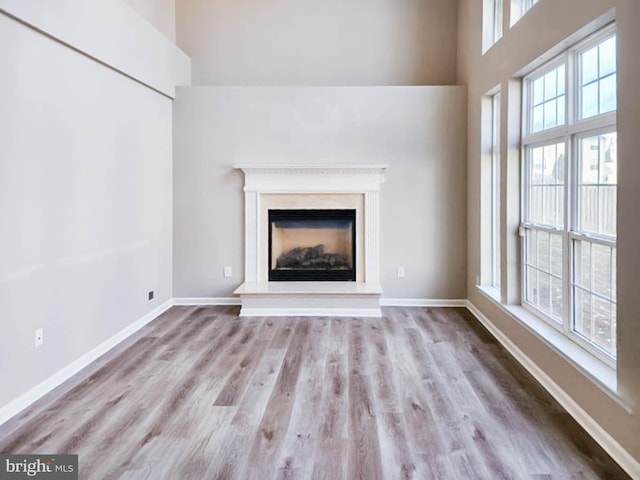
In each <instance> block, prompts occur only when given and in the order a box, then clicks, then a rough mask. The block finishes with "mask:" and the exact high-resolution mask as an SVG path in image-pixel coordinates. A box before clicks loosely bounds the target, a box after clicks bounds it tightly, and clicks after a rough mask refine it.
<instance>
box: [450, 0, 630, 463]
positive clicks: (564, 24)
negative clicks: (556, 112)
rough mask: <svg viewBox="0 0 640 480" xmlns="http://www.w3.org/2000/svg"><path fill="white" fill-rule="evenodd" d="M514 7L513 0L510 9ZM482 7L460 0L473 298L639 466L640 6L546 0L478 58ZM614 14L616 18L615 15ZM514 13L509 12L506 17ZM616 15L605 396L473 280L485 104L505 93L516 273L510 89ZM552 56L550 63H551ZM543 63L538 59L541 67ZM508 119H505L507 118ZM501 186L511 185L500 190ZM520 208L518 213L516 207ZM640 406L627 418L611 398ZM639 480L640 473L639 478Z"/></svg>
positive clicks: (623, 1)
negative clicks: (611, 341) (611, 381)
mask: <svg viewBox="0 0 640 480" xmlns="http://www.w3.org/2000/svg"><path fill="white" fill-rule="evenodd" d="M505 3H508V2H505ZM481 8H482V2H480V1H477V0H460V2H459V27H460V28H459V37H458V78H459V81H460V82H461V83H465V84H468V126H469V128H468V219H467V228H468V267H467V282H468V283H467V292H468V298H469V299H470V300H471V302H472V303H474V304H475V305H476V306H477V307H478V308H479V309H480V310H481V311H482V312H483V313H484V314H485V315H486V316H487V317H488V318H490V319H491V321H492V322H494V324H495V325H496V326H497V327H498V328H499V329H500V331H501V332H502V333H503V334H504V335H505V336H506V337H507V338H508V339H509V340H510V341H511V342H513V344H514V345H515V346H516V347H517V348H519V349H520V350H522V352H523V353H524V354H525V355H527V356H528V357H529V358H531V359H532V360H533V361H534V362H535V364H536V365H537V366H538V367H540V368H541V369H542V371H543V372H544V373H545V374H546V375H548V376H549V377H550V378H551V379H552V380H553V381H554V382H556V384H558V385H559V386H560V388H562V389H563V390H564V391H565V392H566V393H567V394H568V395H569V396H570V397H571V398H572V399H573V401H574V402H575V403H576V404H577V405H578V407H579V408H582V409H583V410H584V411H586V412H587V414H588V415H590V416H591V417H592V418H593V419H594V420H595V421H596V422H598V423H599V424H600V425H601V426H602V427H603V428H604V429H605V430H606V431H607V432H608V433H609V434H610V435H611V436H612V437H613V439H614V440H615V441H616V442H618V443H619V444H620V445H622V447H623V448H624V449H626V451H627V452H628V453H629V454H631V455H632V456H633V457H634V458H635V459H636V461H640V434H639V432H640V420H639V417H638V416H637V408H638V405H640V369H639V366H640V342H638V338H640V322H639V321H638V318H640V313H639V312H640V300H639V298H640V296H639V295H638V294H637V291H636V290H637V287H636V285H637V275H638V272H639V271H640V260H639V259H640V255H638V251H637V248H638V245H640V224H639V223H638V203H639V201H640V197H639V194H638V192H639V191H640V190H639V189H638V185H640V183H639V182H640V162H639V161H638V153H637V152H638V149H637V139H636V137H637V124H638V120H639V119H640V95H638V93H637V88H636V87H637V79H638V78H640V61H639V60H638V45H640V30H638V28H637V22H638V20H639V19H640V2H637V0H618V1H615V0H564V1H554V0H541V1H540V3H539V4H538V5H537V6H536V7H535V8H533V9H532V10H531V11H530V12H529V13H528V14H527V15H526V16H525V17H524V18H522V19H521V20H520V21H519V22H518V23H517V24H516V25H515V26H514V27H513V28H512V29H508V28H506V27H505V35H504V37H503V38H502V40H500V41H499V42H498V43H497V44H496V45H495V46H494V47H493V48H492V49H491V50H490V51H489V52H488V53H487V54H486V55H484V56H482V55H481V23H482V21H481ZM614 8H615V10H614ZM507 12H508V10H507ZM614 17H617V20H616V21H617V25H618V47H619V76H618V78H619V91H618V93H619V102H618V104H619V111H618V132H619V136H618V154H619V173H620V176H619V178H620V182H619V187H618V225H619V228H618V278H617V284H618V351H619V357H618V362H617V372H618V387H617V389H618V392H617V394H614V395H613V396H610V395H608V394H607V393H605V391H604V390H603V389H601V388H599V387H598V386H597V385H596V383H594V381H592V380H590V379H589V376H588V375H585V374H583V373H581V371H580V370H579V369H578V368H576V367H574V366H572V364H571V363H569V362H568V361H567V360H566V359H565V358H564V357H563V356H561V355H559V354H557V353H556V352H555V351H554V350H552V349H550V348H549V347H548V346H547V344H546V343H545V342H543V341H541V340H540V339H539V337H537V336H536V335H534V334H533V333H532V332H531V331H529V330H528V329H526V328H525V327H523V326H522V324H520V323H519V322H518V321H516V320H515V319H514V318H513V317H511V316H509V315H508V314H506V313H505V312H504V310H501V309H500V308H498V306H497V305H496V304H495V303H494V302H493V301H492V300H489V299H488V297H486V296H484V295H483V294H481V293H480V292H479V290H478V289H477V288H476V286H475V279H476V277H477V276H478V275H479V274H480V260H481V259H480V255H481V252H480V223H479V219H480V193H481V192H480V174H481V172H480V163H481V162H480V161H481V153H480V152H481V130H480V128H481V108H480V106H481V101H482V96H483V95H484V94H485V93H486V92H487V91H488V90H489V89H491V88H493V87H495V86H497V85H500V86H501V87H502V92H503V95H502V101H503V108H502V123H503V125H504V127H503V129H502V138H503V144H502V146H501V150H502V157H503V164H502V175H503V178H507V177H510V178H509V180H505V181H506V182H508V183H509V182H510V183H509V185H511V187H510V188H509V189H508V190H503V196H502V200H503V202H502V204H503V220H504V222H503V232H502V243H503V245H504V246H505V247H504V248H503V250H502V254H503V258H505V259H507V260H504V262H505V263H503V270H504V271H517V268H515V267H514V264H515V263H517V262H518V251H517V245H518V240H517V221H515V222H514V221H513V220H514V218H516V220H517V216H518V212H517V204H518V196H517V194H516V195H515V198H514V195H513V191H514V190H517V187H516V188H515V189H514V188H513V185H514V182H515V185H517V183H518V181H519V170H518V164H519V160H518V155H519V146H518V138H519V128H518V125H517V119H518V118H519V111H520V102H521V99H520V98H521V97H520V95H519V93H518V90H519V83H518V82H517V81H513V80H512V79H513V78H517V77H518V75H519V74H521V73H522V71H523V70H522V69H523V68H524V67H526V66H533V65H534V63H532V62H535V61H536V59H538V57H540V56H541V55H543V54H545V53H546V52H548V53H549V54H554V53H557V52H558V51H561V50H562V49H563V48H566V47H567V46H568V45H570V44H571V43H572V42H574V41H575V40H576V39H577V38H579V37H580V36H581V35H584V33H585V32H588V31H591V30H593V28H594V22H596V23H601V24H602V23H605V22H606V21H607V20H610V19H613V18H614ZM548 57H549V56H548V55H547V56H546V57H545V58H548ZM537 63H538V64H539V63H540V62H539V61H538V62H537ZM507 112H509V114H508V115H507ZM503 186H506V184H505V183H503ZM514 205H515V206H516V208H515V210H514V209H513V207H514ZM509 280H510V281H509V282H505V277H504V276H503V284H505V285H507V286H506V287H504V288H503V294H504V295H506V297H505V298H508V299H509V301H511V302H514V303H515V302H517V301H518V292H517V289H513V288H512V287H513V285H515V284H517V278H515V279H514V278H513V276H512V277H511V278H510V279H509ZM616 396H617V397H619V399H620V400H621V403H623V404H627V405H630V406H631V408H635V411H636V414H630V413H628V411H627V410H626V409H625V408H623V407H622V406H621V404H620V403H619V402H618V401H616V400H614V398H615V397H616ZM639 473H640V472H639Z"/></svg>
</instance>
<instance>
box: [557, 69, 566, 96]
mask: <svg viewBox="0 0 640 480" xmlns="http://www.w3.org/2000/svg"><path fill="white" fill-rule="evenodd" d="M565 82H566V79H565V71H564V65H560V66H559V67H558V95H564V92H565Z"/></svg>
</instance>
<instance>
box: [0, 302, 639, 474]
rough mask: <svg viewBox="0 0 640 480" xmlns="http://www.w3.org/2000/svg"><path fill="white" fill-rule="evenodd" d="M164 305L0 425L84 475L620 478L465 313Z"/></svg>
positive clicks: (14, 448) (14, 444)
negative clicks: (285, 311)
mask: <svg viewBox="0 0 640 480" xmlns="http://www.w3.org/2000/svg"><path fill="white" fill-rule="evenodd" d="M383 313H384V314H383V317H382V318H379V319H362V318H340V319H339V318H239V317H238V316H237V308H235V307H174V308H172V309H170V310H169V311H167V312H166V313H165V314H163V315H161V316H160V317H158V318H157V319H155V320H154V321H153V322H151V323H150V324H148V325H147V326H146V327H144V328H143V329H142V330H140V331H139V332H138V333H137V334H136V335H134V336H133V337H132V338H130V339H128V340H127V341H126V342H125V343H123V344H121V345H119V346H118V347H117V348H116V349H114V350H112V351H111V352H109V353H108V354H106V355H105V356H104V357H102V358H100V359H99V360H98V361H96V362H94V364H92V365H91V366H90V367H88V368H87V369H85V370H84V371H83V372H81V373H80V374H78V375H77V376H75V377H74V378H72V379H71V380H69V381H68V382H66V383H65V384H64V385H61V386H60V387H58V388H57V389H56V390H55V391H53V392H51V393H50V394H49V395H47V396H46V397H44V398H43V399H41V400H40V401H38V402H37V403H35V404H34V405H32V406H31V407H30V408H28V409H27V410H25V411H24V412H22V413H21V414H20V415H18V416H16V417H15V418H13V419H11V420H10V421H9V422H7V423H5V424H4V425H2V426H1V427H0V452H2V453H74V454H78V455H79V468H80V478H82V479H100V480H102V479H135V480H141V479H154V480H155V479H243V480H244V479H259V480H263V479H287V478H289V479H327V480H338V479H348V480H352V479H364V480H374V479H410V478H414V479H436V480H439V479H445V480H449V479H452V480H456V479H463V480H467V479H491V480H493V479H571V478H580V479H624V478H628V477H627V476H626V475H625V473H624V472H623V471H622V470H621V469H620V468H619V467H618V466H617V465H616V464H615V463H614V462H613V461H612V460H611V459H610V458H609V457H608V456H607V455H606V454H605V453H604V452H603V451H602V449H600V447H599V446H598V445H597V444H596V443H595V442H594V441H593V440H592V439H591V438H590V437H589V436H588V435H587V434H586V433H585V432H584V431H583V430H582V429H581V428H580V427H579V426H578V425H577V424H576V423H575V422H574V421H573V420H572V419H571V418H570V417H569V415H568V414H567V413H566V412H564V411H563V410H562V408H561V407H560V406H559V405H558V404H557V403H556V402H555V401H554V400H553V399H552V398H551V397H550V396H549V395H548V394H547V393H546V392H545V391H544V390H543V389H542V388H541V387H540V386H539V385H538V384H537V383H536V381H535V380H534V379H533V378H532V377H531V376H529V375H528V374H527V373H526V372H525V371H524V370H523V369H522V368H521V367H520V366H519V365H518V364H517V363H516V362H515V360H513V359H512V358H511V357H510V356H509V355H508V354H507V353H506V352H505V350H504V349H503V348H502V347H501V346H500V345H499V344H498V343H496V341H495V340H494V339H493V338H492V337H491V336H490V335H489V334H488V333H487V332H486V331H485V330H484V329H483V328H482V326H480V324H479V323H478V322H477V321H476V320H475V319H474V318H473V316H472V315H471V314H470V313H469V312H468V311H467V310H466V309H456V308H442V309H436V308H433V309H429V308H387V309H384V310H383Z"/></svg>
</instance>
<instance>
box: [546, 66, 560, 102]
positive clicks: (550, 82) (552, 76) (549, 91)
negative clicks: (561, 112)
mask: <svg viewBox="0 0 640 480" xmlns="http://www.w3.org/2000/svg"><path fill="white" fill-rule="evenodd" d="M556 82H557V75H556V71H555V70H552V71H550V72H549V73H547V74H546V75H545V76H544V99H545V100H549V99H552V98H555V96H556V94H557V90H556V86H557V83H556Z"/></svg>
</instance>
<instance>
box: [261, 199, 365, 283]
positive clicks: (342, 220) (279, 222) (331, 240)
mask: <svg viewBox="0 0 640 480" xmlns="http://www.w3.org/2000/svg"><path fill="white" fill-rule="evenodd" d="M355 223H356V211H355V210H349V209H346V210H317V209H307V210H269V281H272V282H274V281H276V282H277V281H355V279H356V267H355V258H356V250H355V249H356V228H355Z"/></svg>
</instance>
